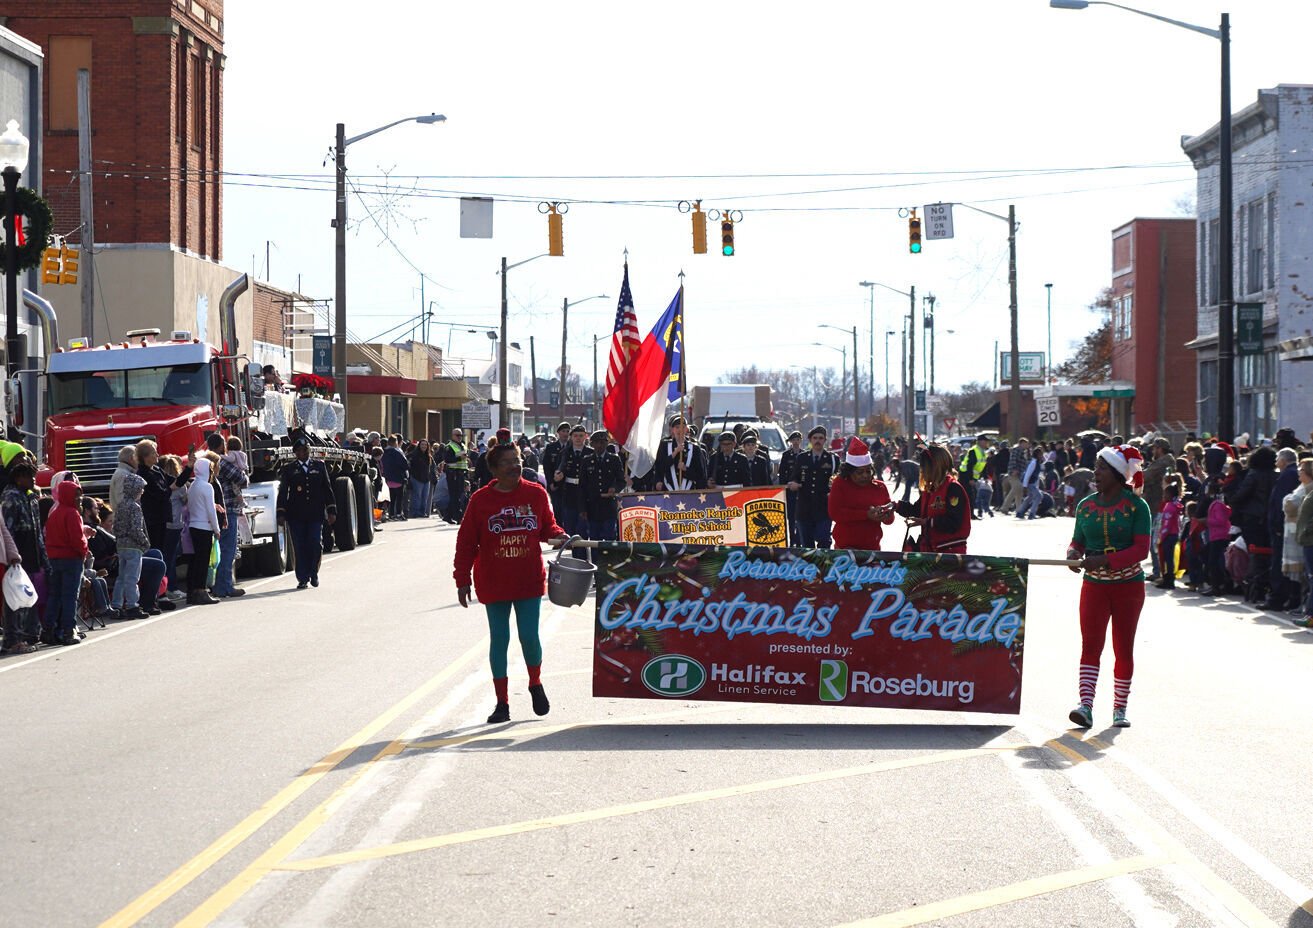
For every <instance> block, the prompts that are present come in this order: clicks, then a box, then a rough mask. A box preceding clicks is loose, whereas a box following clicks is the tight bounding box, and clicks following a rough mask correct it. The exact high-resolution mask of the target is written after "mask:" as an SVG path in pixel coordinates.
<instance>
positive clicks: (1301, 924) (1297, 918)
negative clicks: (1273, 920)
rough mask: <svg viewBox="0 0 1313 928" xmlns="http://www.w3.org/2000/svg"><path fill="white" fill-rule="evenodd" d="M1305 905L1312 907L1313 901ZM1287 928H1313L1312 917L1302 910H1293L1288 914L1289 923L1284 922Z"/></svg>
mask: <svg viewBox="0 0 1313 928" xmlns="http://www.w3.org/2000/svg"><path fill="white" fill-rule="evenodd" d="M1305 905H1309V906H1313V899H1310V900H1309V901H1308V902H1307V903H1305ZM1286 925H1287V928H1313V915H1309V914H1308V912H1306V911H1305V910H1304V909H1302V908H1299V909H1295V911H1294V912H1292V913H1291V914H1290V921H1288V922H1286Z"/></svg>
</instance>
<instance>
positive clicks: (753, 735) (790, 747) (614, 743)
mask: <svg viewBox="0 0 1313 928" xmlns="http://www.w3.org/2000/svg"><path fill="white" fill-rule="evenodd" d="M1008 731H1011V728H1010V727H1009V726H1007V725H966V726H960V725H951V726H950V725H943V726H940V725H879V724H877V725H797V724H751V723H738V722H729V723H724V724H716V723H687V722H686V723H679V722H673V723H653V724H646V725H644V724H632V723H619V724H615V723H607V722H601V723H598V724H596V725H581V726H580V727H578V728H571V729H567V730H565V731H558V732H552V733H550V734H546V735H543V736H541V737H535V738H531V739H529V740H526V741H523V742H518V741H515V740H514V737H515V735H514V732H510V731H508V732H507V739H506V741H504V742H503V741H500V740H480V741H473V742H468V743H466V744H461V745H455V746H453V748H451V749H454V750H457V751H487V750H490V749H495V750H500V751H506V752H517V751H526V752H556V751H670V750H694V751H697V750H702V751H715V750H725V751H870V750H889V751H897V750H946V751H951V750H961V749H963V748H975V747H981V746H982V745H985V744H987V743H989V742H990V741H992V740H994V739H995V738H998V737H999V736H1000V735H1003V734H1005V733H1006V732H1008ZM529 733H530V732H529V731H526V732H525V734H529Z"/></svg>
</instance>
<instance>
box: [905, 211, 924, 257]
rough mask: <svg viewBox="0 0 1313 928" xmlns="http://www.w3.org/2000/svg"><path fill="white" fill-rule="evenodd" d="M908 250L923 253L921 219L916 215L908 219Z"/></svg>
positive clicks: (917, 253) (916, 253)
mask: <svg viewBox="0 0 1313 928" xmlns="http://www.w3.org/2000/svg"><path fill="white" fill-rule="evenodd" d="M907 250H908V251H910V252H911V253H912V254H914V255H919V254H920V253H921V220H920V219H917V218H916V217H915V216H913V217H912V218H911V219H909V220H907Z"/></svg>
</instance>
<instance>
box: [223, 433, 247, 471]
mask: <svg viewBox="0 0 1313 928" xmlns="http://www.w3.org/2000/svg"><path fill="white" fill-rule="evenodd" d="M223 459H224V460H225V461H227V462H228V463H230V464H232V465H233V466H234V467H237V468H239V469H240V470H241V472H242V473H244V474H247V473H250V471H251V467H250V464H248V463H247V460H246V452H245V451H243V450H242V440H241V439H240V438H238V437H237V436H236V435H232V436H230V437H229V438H228V453H227V454H225V455H224V456H223Z"/></svg>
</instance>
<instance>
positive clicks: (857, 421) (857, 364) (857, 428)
mask: <svg viewBox="0 0 1313 928" xmlns="http://www.w3.org/2000/svg"><path fill="white" fill-rule="evenodd" d="M860 358H861V355H859V354H858V353H857V324H856V323H853V433H854V434H857V433H859V432H861V430H862V413H861V410H860V409H858V402H859V400H858V398H857V397H858V388H857V382H858V380H859V378H858V376H857V375H858V374H859V373H861V370H862V365H861V361H860V360H859V359H860Z"/></svg>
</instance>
